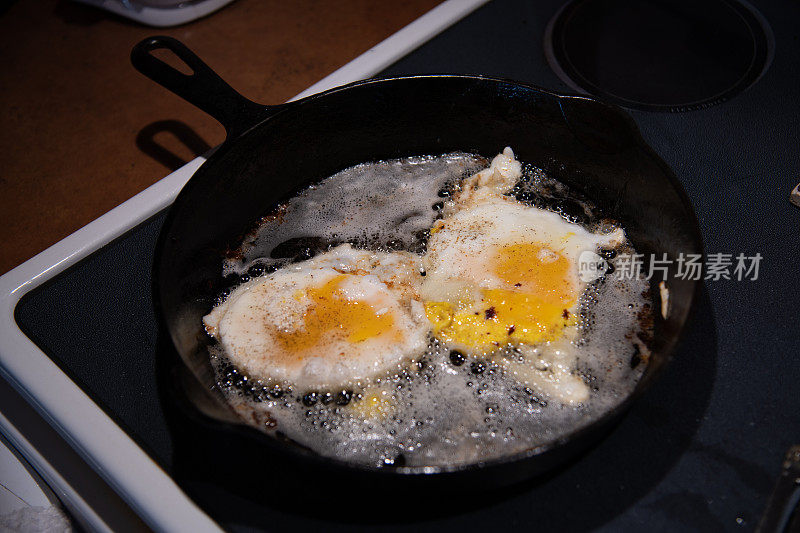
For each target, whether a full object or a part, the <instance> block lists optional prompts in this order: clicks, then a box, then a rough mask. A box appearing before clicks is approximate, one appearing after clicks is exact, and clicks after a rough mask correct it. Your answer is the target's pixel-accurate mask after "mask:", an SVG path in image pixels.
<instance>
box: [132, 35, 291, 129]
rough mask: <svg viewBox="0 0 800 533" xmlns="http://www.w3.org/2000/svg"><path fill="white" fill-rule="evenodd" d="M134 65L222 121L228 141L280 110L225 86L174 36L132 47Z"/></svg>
mask: <svg viewBox="0 0 800 533" xmlns="http://www.w3.org/2000/svg"><path fill="white" fill-rule="evenodd" d="M159 49H166V50H169V51H170V52H172V53H173V54H175V55H176V56H178V58H180V59H181V61H183V62H184V63H185V64H186V65H187V66H188V67H189V68H190V69H191V70H192V73H191V74H184V73H183V72H180V71H179V70H177V69H175V68H173V67H171V66H170V65H168V64H166V63H164V62H163V61H161V60H160V59H158V58H157V57H155V56H154V55H153V54H152V53H151V52H152V51H153V50H159ZM131 63H133V66H134V68H136V70H138V71H139V72H141V73H142V74H144V75H145V76H147V77H148V78H150V79H151V80H153V81H154V82H156V83H158V84H159V85H161V86H163V87H165V88H167V89H169V90H170V91H172V92H173V93H175V94H177V95H178V96H180V97H181V98H183V99H184V100H186V101H187V102H189V103H191V104H194V105H195V106H197V107H199V108H200V109H202V110H203V111H205V112H206V113H208V114H209V115H211V116H212V117H214V118H215V119H217V120H218V121H219V122H221V123H222V125H223V126H225V131H226V132H227V133H228V138H229V139H230V138H233V137H236V136H238V135H240V134H241V133H244V132H245V131H247V130H248V129H250V128H251V127H252V126H255V125H256V124H258V123H259V122H261V121H262V120H264V119H265V118H266V117H268V116H269V115H271V114H272V113H274V112H275V111H276V109H277V108H278V107H280V106H264V105H261V104H257V103H255V102H253V101H251V100H248V99H247V98H245V97H244V96H242V95H241V94H239V93H238V92H236V91H235V90H234V89H233V88H232V87H231V86H230V85H228V84H227V83H225V81H223V79H222V78H220V77H219V76H218V75H217V73H216V72H214V71H213V70H211V68H209V66H208V65H206V64H205V63H203V61H202V60H201V59H200V58H199V57H197V56H196V55H195V54H194V52H192V51H191V50H189V49H188V48H187V47H186V46H185V45H184V44H183V43H182V42H180V41H178V40H177V39H173V38H172V37H163V36H156V37H148V38H147V39H145V40H143V41H142V42H140V43H139V44H137V45H136V46H134V47H133V50H132V51H131Z"/></svg>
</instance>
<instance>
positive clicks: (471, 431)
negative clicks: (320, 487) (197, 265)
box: [211, 153, 652, 467]
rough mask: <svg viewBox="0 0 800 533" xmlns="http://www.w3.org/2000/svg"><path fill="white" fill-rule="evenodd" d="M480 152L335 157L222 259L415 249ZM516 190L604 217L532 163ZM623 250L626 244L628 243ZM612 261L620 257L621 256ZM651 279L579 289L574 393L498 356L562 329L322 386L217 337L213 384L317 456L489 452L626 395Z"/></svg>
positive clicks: (635, 369) (357, 459) (638, 355)
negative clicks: (545, 389)
mask: <svg viewBox="0 0 800 533" xmlns="http://www.w3.org/2000/svg"><path fill="white" fill-rule="evenodd" d="M486 164H487V160H486V159H485V158H483V157H480V156H476V155H473V154H465V153H452V154H445V155H442V156H426V157H412V158H406V159H398V160H391V161H380V162H376V163H366V164H361V165H357V166H355V167H351V168H349V169H346V170H343V171H342V172H339V173H337V174H335V175H333V176H331V177H329V178H327V179H325V180H323V181H322V182H320V183H319V184H317V185H314V186H312V187H309V188H308V189H306V190H304V191H303V192H301V193H300V194H298V195H297V196H296V197H295V198H293V199H291V200H290V201H289V202H288V203H287V204H285V205H284V206H281V208H280V209H279V211H278V214H277V216H270V217H266V218H265V219H264V220H263V222H262V223H261V225H260V227H259V228H258V229H257V231H256V232H255V234H254V235H255V236H254V237H253V238H251V239H250V240H249V241H248V242H246V243H244V244H243V245H242V247H241V250H240V253H239V254H236V256H235V257H236V258H235V259H229V260H227V261H226V262H225V264H224V265H223V271H224V273H225V274H227V275H228V276H230V277H232V278H234V279H236V278H238V279H241V280H246V279H249V277H251V276H253V275H260V274H262V273H265V272H269V271H272V270H274V269H275V268H279V267H280V266H282V265H285V264H287V263H289V262H292V261H297V260H303V259H308V258H309V257H312V256H313V255H315V254H317V253H320V252H323V251H325V250H327V249H330V248H331V247H333V246H335V245H336V244H339V243H342V242H349V243H351V244H353V245H354V246H357V247H362V248H367V249H374V250H383V251H392V250H406V251H411V252H415V253H422V252H424V249H425V245H426V241H427V237H428V233H427V230H428V228H430V227H431V225H432V224H433V223H434V221H435V220H436V219H437V218H438V217H439V216H440V214H439V212H440V210H441V208H442V202H443V199H446V198H447V197H448V196H449V195H450V194H452V193H453V192H454V191H455V190H457V189H458V183H459V181H460V180H461V179H463V178H464V177H466V176H469V175H472V174H474V173H475V172H476V171H478V170H480V169H482V168H484V167H485V166H486ZM510 194H511V195H513V196H515V197H516V198H517V199H518V200H519V201H521V202H523V203H526V204H528V205H532V206H536V207H539V208H545V209H548V210H552V211H556V212H558V213H560V214H561V215H562V216H563V217H564V218H566V219H567V220H569V221H571V222H576V223H580V224H582V225H584V226H585V227H587V229H590V230H597V229H601V228H604V227H606V226H608V224H609V222H608V221H607V220H605V219H603V218H602V216H601V214H600V212H599V211H598V210H597V209H596V208H595V207H594V206H593V205H592V204H591V202H589V201H588V200H586V199H585V198H582V197H581V196H580V195H577V194H575V193H574V192H572V191H570V190H569V188H568V187H566V186H565V185H564V184H562V183H559V182H557V181H555V180H553V179H551V178H549V177H548V176H547V175H546V174H545V173H544V172H542V171H541V170H540V169H537V168H535V167H532V166H530V165H526V166H525V167H524V173H523V178H522V179H521V180H520V181H519V183H518V184H517V185H516V187H515V188H514V190H513V191H512V192H511V193H510ZM617 251H618V252H629V253H630V252H632V251H633V249H632V247H631V246H630V244H629V243H628V244H626V245H624V246H623V247H622V249H620V250H617ZM613 253H614V252H611V253H610V254H609V255H613ZM609 263H610V264H611V265H612V266H614V265H615V259H614V258H610V259H609ZM648 288H649V284H648V282H647V280H645V279H644V278H634V279H631V278H630V277H627V276H626V277H624V278H623V277H622V276H620V274H619V272H618V271H616V272H609V273H607V274H606V275H605V276H604V277H602V278H600V279H598V280H597V281H595V282H593V283H592V284H591V285H590V286H589V287H588V288H587V290H586V291H585V293H584V294H583V295H582V296H581V299H580V322H579V326H578V329H579V335H578V339H577V340H575V341H573V342H571V343H570V344H571V345H572V346H571V347H570V350H572V351H574V354H575V355H574V357H575V360H576V363H575V365H574V368H575V372H576V373H577V374H578V375H579V376H580V377H581V379H582V380H583V381H584V382H585V383H586V384H587V385H588V386H589V387H590V394H589V399H588V400H587V401H585V402H583V403H581V404H579V405H577V406H570V405H567V404H564V403H561V402H559V401H558V400H557V399H553V398H549V397H547V395H546V394H543V393H542V392H541V391H537V390H534V389H533V388H531V387H526V386H525V385H524V384H522V383H521V382H519V381H517V380H516V379H515V378H514V377H513V376H511V375H510V373H509V372H507V371H506V366H505V365H503V364H502V363H503V358H509V359H514V360H516V362H519V363H522V364H531V365H533V364H536V363H534V360H537V361H538V360H539V359H538V357H537V354H538V353H540V352H542V353H544V352H547V351H548V350H550V351H552V350H556V349H558V343H557V342H553V343H543V344H542V345H540V346H537V347H536V348H535V349H534V350H526V352H525V353H524V354H523V353H522V352H521V351H519V350H516V349H514V348H512V347H508V348H506V349H504V350H501V351H499V352H496V353H494V354H492V356H491V357H473V356H467V355H465V354H463V353H460V352H458V351H455V350H452V349H451V348H449V347H448V346H447V345H445V344H443V343H442V342H440V341H438V340H437V339H435V338H431V339H430V342H429V343H428V346H427V349H426V350H425V351H424V353H420V354H419V356H418V357H416V358H414V360H413V361H410V362H409V363H408V364H407V365H404V366H403V367H399V368H398V369H397V370H396V371H395V372H391V373H389V374H387V375H384V376H382V377H380V378H378V379H374V380H372V381H370V382H358V383H354V384H352V386H349V387H348V388H346V389H342V390H330V391H307V390H296V389H295V388H292V386H291V385H290V384H289V385H287V384H274V383H268V382H262V381H260V380H258V379H257V378H256V377H251V376H246V375H244V374H242V373H241V372H240V371H239V370H237V369H236V368H234V367H233V366H232V365H231V363H230V362H229V360H228V358H227V357H226V355H225V354H224V353H223V352H222V351H221V349H220V348H219V347H218V346H217V347H212V348H211V352H212V363H213V365H214V368H215V369H216V371H217V376H218V385H219V387H220V389H221V390H222V391H223V393H224V395H225V397H226V398H227V400H228V401H229V403H230V405H231V406H232V407H233V408H234V410H236V411H237V412H238V413H239V414H240V415H241V417H242V418H243V420H245V421H246V422H248V423H250V424H251V425H253V426H255V427H257V428H258V429H260V430H262V431H265V432H267V433H271V432H280V433H281V434H282V435H285V436H286V437H288V438H290V439H291V440H293V441H295V442H297V443H299V444H301V445H303V446H305V447H307V448H310V449H311V450H314V451H316V452H317V453H319V454H321V455H324V456H329V457H334V458H337V459H340V460H343V461H347V462H351V463H357V464H363V465H369V466H383V467H392V466H459V465H467V464H473V463H477V462H483V461H491V460H493V459H498V458H501V457H504V456H508V455H512V454H515V453H518V452H522V451H524V450H528V449H531V448H535V447H537V446H542V445H546V444H547V443H549V442H553V441H554V440H557V439H559V438H561V437H564V436H565V435H568V434H569V433H572V432H574V431H576V430H578V429H580V428H581V427H585V426H586V425H588V424H590V423H591V422H592V421H594V420H596V419H597V418H598V417H600V416H602V415H603V414H604V413H606V412H608V411H609V410H610V409H612V408H613V407H614V406H616V405H618V404H619V403H620V402H621V401H622V400H624V399H625V398H626V397H627V396H629V395H630V394H631V392H632V391H633V390H634V388H635V386H636V383H637V382H638V381H639V379H640V378H641V375H642V373H643V371H644V369H645V368H646V362H647V354H648V347H647V339H649V338H651V335H652V332H651V331H649V328H650V326H649V324H651V323H652V321H651V320H650V317H651V314H652V310H651V302H650V297H649V290H648ZM222 297H223V298H224V295H223V296H222ZM525 358H530V359H531V361H525Z"/></svg>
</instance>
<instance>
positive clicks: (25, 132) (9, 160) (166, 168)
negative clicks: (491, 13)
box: [0, 0, 440, 274]
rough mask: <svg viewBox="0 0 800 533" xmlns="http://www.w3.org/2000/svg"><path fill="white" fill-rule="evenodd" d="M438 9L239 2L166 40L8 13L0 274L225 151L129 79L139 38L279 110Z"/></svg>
mask: <svg viewBox="0 0 800 533" xmlns="http://www.w3.org/2000/svg"><path fill="white" fill-rule="evenodd" d="M439 2H440V0H405V1H404V2H383V1H381V0H338V1H335V2H334V1H327V2H323V1H319V0H293V1H291V2H286V1H282V0H236V1H235V2H233V3H232V4H229V5H228V6H226V7H224V8H223V9H222V10H220V11H218V12H217V13H214V14H212V15H211V16H209V17H206V18H204V19H200V20H197V21H194V22H191V23H188V24H185V25H183V26H179V27H176V28H168V29H157V28H149V27H146V26H141V25H139V24H136V23H134V22H132V21H128V20H126V19H123V18H120V17H117V16H115V15H112V14H110V13H106V12H104V11H101V10H98V9H95V8H92V7H89V6H85V5H83V4H78V3H74V2H72V1H70V0H41V1H37V2H29V1H25V0H18V1H17V2H13V3H11V4H10V5H6V6H5V7H0V57H1V58H2V59H0V67H1V68H2V76H0V102H2V103H3V105H2V106H1V107H0V124H2V129H0V190H1V191H2V194H0V242H2V248H0V250H1V251H0V274H2V273H5V272H7V271H8V270H10V269H11V268H13V267H15V266H17V265H19V264H20V263H22V262H24V261H25V260H27V259H29V258H30V257H32V256H33V255H35V254H36V253H38V252H40V251H42V250H44V249H45V248H47V247H48V246H50V245H51V244H53V243H55V242H57V241H58V240H60V239H62V238H64V237H66V236H67V235H69V234H70V233H72V232H74V231H75V230H77V229H78V228H80V227H82V226H84V225H85V224H87V223H88V222H90V221H92V220H93V219H95V218H97V217H98V216H100V215H102V214H103V213H105V212H106V211H108V210H109V209H111V208H113V207H114V206H116V205H118V204H120V203H121V202H123V201H125V200H127V199H128V198H130V197H131V196H133V195H134V194H136V193H138V192H139V191H141V190H143V189H145V188H146V187H148V186H149V185H151V184H152V183H154V182H156V181H158V180H159V179H160V178H162V177H164V176H165V175H166V174H168V173H169V172H170V171H172V170H174V169H175V168H177V167H178V166H180V165H181V164H182V163H183V162H185V161H189V160H191V159H193V158H194V157H195V156H196V155H199V154H201V153H203V152H204V151H205V150H206V149H208V148H209V147H211V146H215V145H217V144H219V143H220V142H222V140H223V139H224V130H223V129H222V126H220V125H219V124H218V123H217V122H215V121H214V120H213V119H212V118H210V117H209V116H207V115H205V114H204V113H203V112H201V111H199V110H197V109H195V108H194V107H192V106H191V105H190V104H188V103H186V102H184V101H183V100H181V99H180V98H178V97H177V96H174V95H172V94H171V93H169V92H167V91H166V90H165V89H163V88H161V87H160V86H158V85H156V84H155V83H153V82H151V81H150V80H148V79H146V78H145V77H144V76H142V75H141V74H139V73H138V72H136V71H135V70H134V69H133V67H131V65H130V61H129V59H128V57H129V54H130V50H131V48H132V46H133V45H134V44H136V43H137V42H138V41H139V40H141V39H143V38H144V37H147V36H148V35H170V36H173V37H176V38H177V39H180V40H182V41H183V42H184V43H186V44H187V45H188V46H189V47H190V48H191V49H192V50H194V51H195V52H196V53H197V54H198V55H199V56H200V57H201V58H203V59H204V60H205V61H206V62H207V63H208V64H209V65H210V66H211V68H213V69H215V70H216V71H217V72H218V73H219V74H220V76H222V78H223V79H225V80H226V81H228V82H229V83H230V84H231V85H232V86H233V87H234V88H236V89H237V90H238V91H240V92H241V93H242V94H244V95H245V96H247V97H248V98H251V99H253V100H255V101H257V102H262V103H265V104H269V103H282V102H284V101H286V100H288V99H289V98H291V97H292V96H294V95H295V94H297V93H299V92H300V91H302V90H303V89H305V88H306V87H308V86H310V85H311V84H313V83H314V82H316V81H318V80H319V79H321V78H323V77H324V76H325V75H327V74H329V73H331V72H333V71H334V70H336V69H337V68H339V67H340V66H342V65H344V64H345V63H347V62H348V61H350V60H351V59H353V58H355V57H356V56H358V55H359V54H361V53H362V52H364V51H366V50H367V49H369V48H370V47H372V46H374V45H375V44H377V43H379V42H380V41H382V40H383V39H385V38H386V37H388V36H390V35H391V34H393V33H394V32H396V31H397V30H399V29H401V28H402V27H403V26H405V25H407V24H408V23H410V22H412V21H413V20H415V19H416V18H418V17H420V16H421V15H423V14H424V13H425V12H427V11H428V10H430V9H431V8H433V7H434V6H435V5H437V4H438V3H439ZM178 138H183V139H184V140H185V141H188V144H189V147H187V146H185V145H184V144H183V143H181V142H179V140H178ZM155 145H161V146H163V147H164V148H166V149H167V150H168V151H170V152H173V154H174V155H170V154H168V153H163V152H162V151H160V150H159V149H158V148H157V146H155Z"/></svg>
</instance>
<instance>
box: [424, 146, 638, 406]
mask: <svg viewBox="0 0 800 533" xmlns="http://www.w3.org/2000/svg"><path fill="white" fill-rule="evenodd" d="M520 176H521V167H520V164H519V162H517V161H516V160H515V159H514V154H513V152H512V151H511V149H510V148H506V149H505V151H504V152H503V153H502V154H500V155H498V156H497V157H495V158H494V160H493V161H492V164H491V166H490V167H489V168H487V169H486V170H483V171H481V172H480V173H478V174H476V175H475V176H473V177H471V178H469V179H467V180H466V181H465V183H464V184H463V185H462V188H461V191H460V192H459V193H458V194H456V195H455V196H454V198H453V201H452V202H451V203H449V204H448V205H447V206H446V209H445V217H444V218H442V219H441V220H439V221H437V223H436V224H435V225H434V226H433V227H432V228H431V237H430V239H429V241H428V247H427V252H426V254H425V256H424V257H423V260H422V262H423V266H424V268H425V271H426V276H425V281H424V283H423V285H422V287H421V294H422V296H423V299H424V301H425V312H426V315H427V317H428V319H429V320H430V322H431V324H432V328H433V334H434V335H435V336H436V337H437V338H438V339H439V340H440V341H443V342H445V343H446V344H447V345H448V346H449V347H451V348H455V349H457V350H461V351H464V352H467V353H469V354H472V355H478V356H484V355H490V354H493V353H495V352H497V351H498V350H500V349H502V348H506V347H508V346H509V345H510V346H516V347H519V348H521V349H522V351H523V353H527V355H528V358H527V359H528V363H527V367H526V366H525V365H518V364H516V363H515V362H514V360H513V359H508V358H502V360H501V362H504V363H507V364H508V365H509V366H510V367H513V371H514V372H518V373H519V374H520V376H521V377H522V378H523V380H524V381H527V382H535V383H536V384H538V385H539V386H541V387H544V388H545V389H547V390H548V391H550V392H551V393H554V394H560V395H561V397H562V399H567V400H569V401H573V400H575V401H581V398H584V397H585V394H586V393H587V391H585V390H583V389H582V388H581V387H580V386H579V384H576V383H575V382H574V380H570V379H568V378H567V375H571V374H570V372H571V368H570V364H569V360H568V357H567V358H565V356H564V354H565V353H568V352H569V341H571V340H573V339H574V338H575V336H576V334H577V327H576V323H577V321H576V315H577V313H578V307H579V299H580V296H581V295H582V294H583V292H584V291H585V290H586V286H587V283H585V282H583V281H582V280H581V279H580V277H579V269H578V258H579V256H580V255H581V253H582V252H585V251H591V252H595V251H597V249H598V248H601V247H603V248H606V247H612V248H613V247H616V246H618V245H620V244H621V243H622V242H623V241H624V240H625V234H624V232H623V231H622V230H621V229H615V230H614V231H612V232H610V233H608V234H596V233H592V232H590V231H588V230H586V229H585V228H583V227H582V226H579V225H577V224H572V223H570V222H568V221H567V220H565V219H564V218H562V217H561V216H560V215H558V214H557V213H553V212H550V211H546V210H543V209H538V208H536V207H531V206H528V205H524V204H522V203H520V202H518V201H516V200H515V199H513V198H510V197H508V196H505V193H507V192H508V191H509V190H511V188H512V187H513V186H514V184H515V183H516V181H517V180H518V179H519V178H520ZM544 343H547V346H548V347H550V349H543V348H541V347H539V348H535V347H537V346H540V345H542V344H544ZM551 363H553V364H551ZM529 368H530V369H532V370H531V372H527V370H528V369H529ZM543 368H546V370H547V371H548V372H549V374H548V375H547V376H543V375H542V374H541V371H542V369H543ZM562 370H563V372H560V374H559V373H558V372H559V371H562ZM537 371H538V372H539V373H537ZM561 378H563V379H561ZM559 379H561V381H562V382H561V383H559ZM576 379H577V378H576ZM584 388H585V387H584Z"/></svg>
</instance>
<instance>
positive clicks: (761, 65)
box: [544, 0, 774, 112]
mask: <svg viewBox="0 0 800 533" xmlns="http://www.w3.org/2000/svg"><path fill="white" fill-rule="evenodd" d="M614 1H615V0H571V1H570V2H567V3H566V4H565V5H564V6H562V7H561V8H560V9H559V10H558V12H557V13H556V14H555V16H553V18H552V19H551V20H550V22H549V23H548V25H547V28H546V30H545V34H544V51H545V57H546V58H547V62H548V64H549V65H550V68H551V69H552V70H553V71H554V72H555V73H556V75H557V76H558V77H559V79H561V80H562V81H563V82H564V83H566V84H567V85H569V86H570V87H571V88H572V89H574V90H576V91H578V92H579V93H582V94H588V95H592V96H595V97H598V98H600V99H601V100H603V101H606V102H609V103H612V104H617V105H620V106H623V107H627V108H630V109H640V110H645V111H665V112H686V111H694V110H698V109H704V108H707V107H710V106H713V105H716V104H719V103H722V102H725V101H727V100H730V99H731V98H733V97H734V96H736V95H738V94H740V93H741V92H743V91H745V90H746V89H748V88H749V87H751V86H753V85H754V84H755V83H756V82H757V81H758V80H759V79H760V78H761V76H763V74H764V73H765V72H766V71H767V70H768V69H769V66H770V64H771V63H772V57H773V54H774V38H773V35H772V30H771V28H770V26H769V24H768V23H767V21H766V19H764V17H763V16H762V15H761V14H760V13H759V12H758V11H757V10H756V9H755V8H754V7H753V6H751V5H750V4H748V3H746V2H744V1H743V0H718V1H719V5H720V6H723V7H725V8H728V11H726V12H725V13H722V14H723V15H725V16H728V17H729V18H730V16H731V15H736V16H738V19H736V20H737V21H738V22H740V23H741V24H742V26H741V27H740V28H739V29H740V30H741V29H744V28H746V30H747V34H748V35H749V37H750V41H749V42H748V44H749V45H751V46H752V48H749V51H751V54H752V55H751V57H750V60H749V62H748V61H745V62H744V63H749V64H748V65H747V66H746V68H744V69H743V70H742V71H741V75H740V76H739V77H738V79H736V80H735V81H734V82H733V83H731V84H729V85H728V86H726V87H724V88H723V89H721V90H716V91H714V92H713V94H706V95H703V96H702V97H698V98H693V99H688V100H686V99H685V100H683V101H677V100H673V101H665V99H664V98H663V97H656V98H654V99H652V100H648V98H647V97H645V98H636V97H632V96H631V95H630V94H624V93H621V92H620V91H615V90H614V89H611V90H606V89H604V88H602V86H601V85H600V84H599V83H596V82H595V81H592V80H591V79H589V78H590V77H591V75H584V73H582V72H581V70H580V69H578V68H577V67H576V66H575V65H574V63H573V61H572V60H571V59H570V57H569V54H568V52H567V48H568V45H567V43H566V42H565V34H566V33H565V27H567V25H568V24H569V23H570V22H572V20H573V17H575V15H576V13H577V14H578V15H579V16H580V15H581V14H582V13H581V12H580V10H581V9H583V8H584V7H585V6H587V5H588V6H589V9H591V8H592V7H595V6H593V5H592V4H599V3H601V2H606V3H613V2H614ZM654 4H656V6H657V7H663V6H664V5H665V4H666V3H663V2H657V1H656V2H654ZM659 4H660V5H659ZM632 5H636V4H632ZM638 5H639V6H641V5H643V3H641V4H638ZM666 5H668V4H666ZM612 7H613V6H612ZM624 7H628V5H627V4H625V5H624ZM649 22H652V21H649ZM739 37H741V35H739ZM572 44H574V43H572ZM615 44H616V43H615ZM738 44H741V42H740V43H738ZM594 50H597V49H596V48H595V49H594ZM695 57H697V56H692V59H695ZM734 57H735V56H734ZM742 64H743V63H742ZM596 70H598V69H596ZM629 73H630V75H634V74H633V72H630V71H629ZM720 73H722V70H720ZM723 75H724V73H723ZM634 85H635V84H634ZM677 85H680V84H677ZM677 85H676V86H677ZM685 86H686V84H684V87H685ZM678 100H679V99H678Z"/></svg>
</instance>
